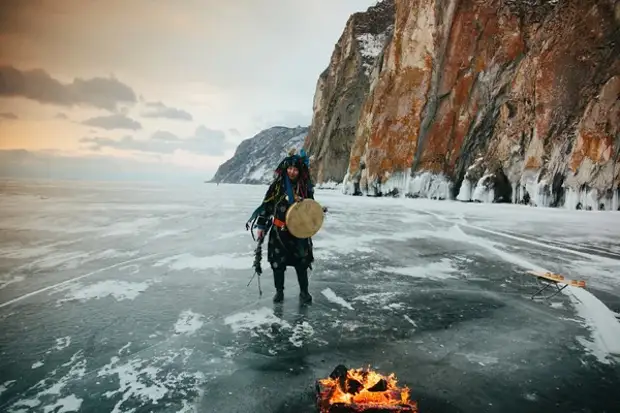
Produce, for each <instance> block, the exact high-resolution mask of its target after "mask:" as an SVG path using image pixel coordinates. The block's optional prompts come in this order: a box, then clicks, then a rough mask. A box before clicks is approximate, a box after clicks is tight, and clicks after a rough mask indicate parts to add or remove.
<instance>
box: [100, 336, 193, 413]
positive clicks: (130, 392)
mask: <svg viewBox="0 0 620 413" xmlns="http://www.w3.org/2000/svg"><path fill="white" fill-rule="evenodd" d="M191 354H192V350H190V349H186V348H183V349H181V350H180V351H179V350H176V349H175V350H174V351H170V352H169V353H167V354H164V355H161V356H156V357H152V358H149V359H148V360H143V359H140V358H136V359H132V360H130V361H129V362H127V363H125V364H121V363H120V358H119V357H116V356H114V357H112V358H111V359H110V363H109V364H107V365H105V366H104V367H103V368H102V369H101V370H100V371H99V373H98V377H113V376H116V377H118V383H119V385H118V386H119V387H118V390H116V391H108V392H106V393H104V394H103V397H105V398H108V399H110V398H113V397H116V396H117V395H118V394H119V393H120V394H121V395H122V397H121V399H120V400H119V401H118V402H117V403H116V404H115V406H114V409H113V410H112V412H111V413H122V412H129V411H133V409H132V407H133V406H136V405H140V406H141V408H142V409H144V410H146V411H152V410H153V409H152V408H148V407H151V406H150V405H156V404H158V403H159V402H160V401H161V400H162V399H163V398H164V397H166V396H168V397H171V398H172V397H174V398H175V399H177V400H182V399H183V400H186V399H187V398H188V396H197V395H198V394H199V386H200V384H201V383H202V382H203V380H204V378H205V376H204V375H203V374H202V373H200V372H189V371H188V369H187V368H181V370H180V371H177V370H176V368H174V369H170V367H169V366H170V365H175V364H178V363H179V362H180V363H182V364H183V365H184V364H185V363H186V361H187V359H188V357H189V356H191ZM177 358H181V360H180V361H175V360H176V359H177Z"/></svg>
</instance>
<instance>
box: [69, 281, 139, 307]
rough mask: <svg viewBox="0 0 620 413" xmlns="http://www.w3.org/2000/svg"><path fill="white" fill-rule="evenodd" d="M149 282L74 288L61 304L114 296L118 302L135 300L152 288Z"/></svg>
mask: <svg viewBox="0 0 620 413" xmlns="http://www.w3.org/2000/svg"><path fill="white" fill-rule="evenodd" d="M150 285H151V284H150V283H148V282H129V281H121V280H106V281H100V282H98V283H95V284H91V285H88V286H86V287H84V286H82V285H77V286H72V287H71V291H70V292H69V293H68V294H67V295H65V298H63V299H61V300H59V301H58V302H59V303H62V302H65V301H71V300H79V301H82V302H84V301H87V300H91V299H100V298H105V297H108V296H112V297H113V298H114V299H115V300H116V301H122V300H134V299H135V298H136V297H138V296H139V295H140V294H141V293H143V292H144V291H146V289H147V288H149V287H150Z"/></svg>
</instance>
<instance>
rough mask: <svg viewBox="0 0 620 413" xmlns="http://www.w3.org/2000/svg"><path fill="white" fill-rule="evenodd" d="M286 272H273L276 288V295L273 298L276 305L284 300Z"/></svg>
mask: <svg viewBox="0 0 620 413" xmlns="http://www.w3.org/2000/svg"><path fill="white" fill-rule="evenodd" d="M285 271H286V270H284V269H283V270H274V271H273V284H274V286H275V287H276V294H275V295H274V296H273V302H274V303H281V302H282V300H284V272H285Z"/></svg>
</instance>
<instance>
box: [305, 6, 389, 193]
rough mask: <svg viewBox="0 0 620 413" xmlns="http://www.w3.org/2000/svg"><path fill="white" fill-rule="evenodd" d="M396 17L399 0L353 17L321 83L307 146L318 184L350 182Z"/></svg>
mask: <svg viewBox="0 0 620 413" xmlns="http://www.w3.org/2000/svg"><path fill="white" fill-rule="evenodd" d="M394 12H395V9H394V0H384V1H383V2H380V3H378V4H377V5H375V6H373V7H370V8H369V9H368V10H367V11H366V12H360V13H355V14H353V15H352V16H351V17H350V18H349V20H348V21H347V24H346V27H345V29H344V32H343V33H342V35H341V36H340V39H339V40H338V43H337V44H336V46H335V48H334V51H333V54H332V57H331V60H330V63H329V66H328V67H327V69H326V70H325V71H324V72H323V73H322V74H321V75H320V77H319V80H318V82H317V85H316V92H315V96H314V105H313V117H312V124H311V127H310V132H309V134H308V137H307V140H306V142H305V147H306V148H307V150H308V153H309V154H311V155H313V156H314V157H315V161H314V165H315V167H314V168H313V175H314V179H315V180H316V181H317V182H330V181H331V182H342V180H343V178H344V176H345V173H346V171H347V168H348V165H349V156H350V153H351V146H352V144H353V141H354V139H355V130H356V128H357V124H358V120H359V116H360V111H361V109H362V104H363V103H364V101H365V99H366V96H367V95H368V91H369V89H370V76H371V73H372V70H373V68H374V67H375V63H376V62H377V61H378V60H380V58H381V53H382V51H383V48H384V46H385V44H386V43H387V41H388V40H389V38H390V35H391V30H392V28H393V23H394Z"/></svg>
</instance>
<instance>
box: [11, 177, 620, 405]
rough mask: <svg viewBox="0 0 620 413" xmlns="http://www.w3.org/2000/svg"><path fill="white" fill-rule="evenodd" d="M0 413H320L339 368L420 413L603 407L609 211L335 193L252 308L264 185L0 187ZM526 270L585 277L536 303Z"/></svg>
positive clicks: (613, 341) (616, 287) (617, 353)
mask: <svg viewBox="0 0 620 413" xmlns="http://www.w3.org/2000/svg"><path fill="white" fill-rule="evenodd" d="M0 188H1V193H0V331H1V332H2V333H1V335H0V356H1V357H0V411H2V412H7V413H15V412H45V413H49V412H54V413H60V412H115V413H116V412H119V413H120V412H194V411H195V412H222V413H223V412H226V413H233V412H253V413H267V412H279V413H284V412H299V413H305V412H315V411H316V408H315V406H314V393H313V391H314V382H315V380H316V379H317V378H322V377H325V376H327V375H328V374H329V373H330V372H331V371H332V369H333V368H334V367H335V366H336V365H337V364H340V363H342V364H345V365H347V366H349V367H362V366H368V365H370V366H373V367H375V368H376V369H378V370H379V371H380V372H382V373H390V372H394V373H395V374H396V376H397V377H398V378H399V382H400V383H401V384H406V385H408V386H409V387H410V388H411V393H412V398H413V399H415V400H418V402H419V406H420V412H431V411H432V412H434V413H440V412H501V413H509V412H524V411H527V412H547V413H549V412H563V413H564V412H597V413H603V412H610V413H611V412H614V413H617V412H618V411H620V410H619V409H618V407H619V406H620V396H618V388H620V364H619V363H620V323H619V322H618V321H617V319H616V317H617V316H618V313H620V235H619V234H620V214H619V213H617V212H604V211H601V212H599V211H566V210H557V209H543V208H540V209H537V208H530V207H525V206H518V205H488V204H463V203H458V202H447V201H430V200H419V199H418V200H411V199H379V198H366V197H347V196H344V195H341V194H339V193H337V192H334V191H318V193H317V195H316V198H317V200H318V201H319V202H321V203H322V204H323V205H325V206H327V207H328V208H329V213H328V214H327V216H326V221H325V225H324V227H323V229H322V230H321V232H320V233H319V234H318V235H317V236H316V237H315V240H314V241H315V255H316V262H315V264H314V271H312V272H311V275H310V291H311V293H312V294H313V296H314V303H313V304H312V305H311V306H309V307H303V306H300V305H299V300H298V287H297V280H296V277H295V275H294V271H293V270H292V269H289V271H288V272H287V279H286V290H285V302H284V304H283V305H281V306H274V305H273V304H272V302H271V297H272V295H273V293H274V288H273V281H272V277H271V272H270V270H269V267H268V264H267V262H266V253H265V254H264V256H265V258H264V259H263V267H264V268H265V269H266V270H265V274H264V275H263V277H262V287H263V290H264V295H263V297H262V298H260V299H259V296H258V289H257V286H256V282H253V283H252V284H251V285H250V286H249V287H246V284H247V283H248V281H249V279H250V277H251V275H252V270H251V265H252V260H253V248H254V243H253V241H252V238H251V236H250V235H249V233H248V232H246V231H245V228H244V224H245V221H246V220H247V218H248V217H249V215H250V214H251V213H252V211H253V210H254V208H255V207H256V206H257V205H258V203H259V202H260V200H261V199H262V196H263V193H264V191H265V189H266V187H253V186H233V185H219V186H215V185H200V186H194V187H172V188H164V187H155V186H137V185H128V184H126V185H121V184H110V183H96V184H85V183H71V184H69V183H66V182H59V183H38V184H35V183H24V182H3V183H2V184H1V187H0ZM528 270H549V271H553V272H557V273H560V274H563V275H564V276H566V277H567V278H569V279H583V280H586V282H587V289H586V290H583V289H578V288H572V287H569V288H567V289H565V290H564V291H563V293H561V294H559V295H557V296H556V297H554V298H552V299H551V300H549V301H539V300H536V301H533V300H531V299H530V298H529V297H530V295H531V294H532V293H533V292H534V291H535V290H536V288H537V287H536V285H535V280H534V278H533V277H532V276H531V275H528V274H526V271H528Z"/></svg>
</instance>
